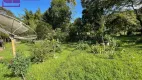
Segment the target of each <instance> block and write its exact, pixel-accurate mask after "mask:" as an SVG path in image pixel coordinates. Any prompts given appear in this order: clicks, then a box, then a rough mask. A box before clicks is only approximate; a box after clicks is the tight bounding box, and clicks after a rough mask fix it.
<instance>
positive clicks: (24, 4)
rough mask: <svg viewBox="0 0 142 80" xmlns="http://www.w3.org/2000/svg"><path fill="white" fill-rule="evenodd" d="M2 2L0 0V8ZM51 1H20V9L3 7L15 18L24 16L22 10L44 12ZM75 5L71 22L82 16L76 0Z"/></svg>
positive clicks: (79, 5) (78, 0)
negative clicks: (20, 15)
mask: <svg viewBox="0 0 142 80" xmlns="http://www.w3.org/2000/svg"><path fill="white" fill-rule="evenodd" d="M2 1H3V0H0V6H2ZM50 2H51V0H21V3H20V7H5V8H6V9H9V10H11V11H12V12H13V13H14V14H15V15H16V16H18V14H24V9H25V8H26V9H28V10H32V11H33V12H35V11H36V10H37V9H38V8H40V9H41V12H42V13H43V12H45V11H46V10H47V9H48V8H49V7H50ZM76 2H77V5H76V6H75V7H73V14H72V18H73V20H74V19H75V18H78V17H81V16H82V6H81V2H80V0H76Z"/></svg>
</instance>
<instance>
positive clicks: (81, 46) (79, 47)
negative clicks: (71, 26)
mask: <svg viewBox="0 0 142 80" xmlns="http://www.w3.org/2000/svg"><path fill="white" fill-rule="evenodd" d="M89 48H90V47H89V45H88V44H87V43H85V42H83V41H79V42H78V44H77V46H76V49H77V50H87V49H89Z"/></svg>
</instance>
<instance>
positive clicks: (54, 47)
mask: <svg viewBox="0 0 142 80" xmlns="http://www.w3.org/2000/svg"><path fill="white" fill-rule="evenodd" d="M58 51H61V47H60V42H59V41H57V40H54V39H53V40H51V41H50V40H44V41H42V42H39V43H37V44H35V45H34V46H33V49H32V56H31V57H32V58H31V60H32V62H43V61H44V60H46V59H47V58H50V57H53V55H54V54H55V52H58Z"/></svg>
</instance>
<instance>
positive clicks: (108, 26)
mask: <svg viewBox="0 0 142 80" xmlns="http://www.w3.org/2000/svg"><path fill="white" fill-rule="evenodd" d="M81 4H82V7H83V11H82V17H81V18H77V19H75V20H74V22H71V19H72V13H73V11H72V10H71V7H73V6H75V5H76V2H75V0H52V1H51V6H50V7H49V9H47V10H46V11H45V12H44V13H42V12H41V11H40V8H39V9H37V11H36V12H35V13H33V12H32V11H29V10H27V9H25V14H24V15H23V16H22V17H20V18H17V19H19V20H21V21H22V22H24V23H25V24H27V25H29V26H30V27H31V28H32V29H33V30H35V31H36V33H37V39H36V40H35V42H34V43H32V42H30V41H24V40H20V41H19V43H17V45H16V46H17V49H16V50H17V56H16V58H14V59H13V58H12V53H11V48H10V44H9V43H6V49H5V50H4V51H2V52H0V53H1V54H0V56H2V57H3V58H4V59H2V60H0V68H1V69H0V78H1V79H2V80H7V79H10V80H19V79H20V78H21V79H23V80H25V79H27V80H114V79H115V80H141V79H142V76H141V75H142V64H141V62H142V57H141V55H142V50H141V48H142V38H141V35H142V8H141V7H139V6H140V5H142V1H141V0H119V1H116V0H115V1H114V0H81ZM136 6H137V7H136ZM0 10H4V11H6V12H7V13H8V15H10V16H13V17H15V16H14V14H12V12H11V11H8V10H6V9H4V8H0ZM0 35H1V37H2V38H3V39H5V38H8V36H7V35H5V34H3V33H0Z"/></svg>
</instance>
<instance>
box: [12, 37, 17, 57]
mask: <svg viewBox="0 0 142 80" xmlns="http://www.w3.org/2000/svg"><path fill="white" fill-rule="evenodd" d="M11 43H12V52H13V57H14V58H15V57H16V49H15V39H11Z"/></svg>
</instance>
